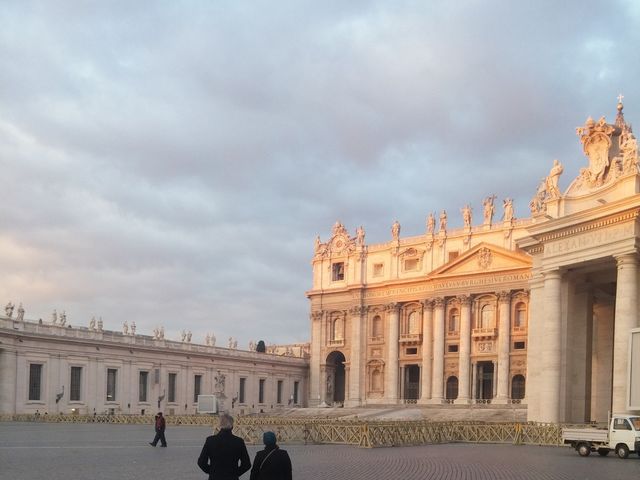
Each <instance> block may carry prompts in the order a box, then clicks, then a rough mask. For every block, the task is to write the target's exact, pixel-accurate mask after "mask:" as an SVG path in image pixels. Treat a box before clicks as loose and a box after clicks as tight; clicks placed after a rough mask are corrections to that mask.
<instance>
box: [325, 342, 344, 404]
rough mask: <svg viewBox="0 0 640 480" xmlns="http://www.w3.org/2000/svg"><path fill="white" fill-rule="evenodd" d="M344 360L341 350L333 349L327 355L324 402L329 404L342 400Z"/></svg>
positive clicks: (341, 401)
mask: <svg viewBox="0 0 640 480" xmlns="http://www.w3.org/2000/svg"><path fill="white" fill-rule="evenodd" d="M344 361H345V358H344V355H343V354H342V352H338V351H334V352H331V353H330V354H329V355H328V356H327V364H326V365H327V366H326V368H327V377H326V403H327V404H329V405H332V404H333V403H335V402H338V403H343V402H344V392H345V371H344Z"/></svg>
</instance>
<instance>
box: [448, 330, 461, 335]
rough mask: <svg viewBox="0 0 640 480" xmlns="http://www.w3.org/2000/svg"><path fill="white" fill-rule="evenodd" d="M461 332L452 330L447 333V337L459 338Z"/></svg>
mask: <svg viewBox="0 0 640 480" xmlns="http://www.w3.org/2000/svg"><path fill="white" fill-rule="evenodd" d="M459 336H460V332H459V331H458V330H450V331H448V332H447V337H459Z"/></svg>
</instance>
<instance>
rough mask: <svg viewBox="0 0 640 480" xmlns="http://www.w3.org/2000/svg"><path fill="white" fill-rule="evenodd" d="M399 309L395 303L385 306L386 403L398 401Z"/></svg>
mask: <svg viewBox="0 0 640 480" xmlns="http://www.w3.org/2000/svg"><path fill="white" fill-rule="evenodd" d="M399 309H400V305H399V304H397V303H390V304H388V305H387V306H386V310H387V314H388V319H389V330H388V332H389V335H387V339H386V341H387V367H386V368H385V373H386V375H385V387H384V396H385V398H386V402H387V403H397V402H398V341H399V340H400V338H399Z"/></svg>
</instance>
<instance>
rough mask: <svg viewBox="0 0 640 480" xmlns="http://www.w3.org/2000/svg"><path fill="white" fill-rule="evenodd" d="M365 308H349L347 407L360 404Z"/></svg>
mask: <svg viewBox="0 0 640 480" xmlns="http://www.w3.org/2000/svg"><path fill="white" fill-rule="evenodd" d="M365 312H366V308H364V307H362V306H359V305H358V306H356V307H353V308H351V309H350V310H349V315H350V316H351V338H350V339H349V343H350V344H351V352H350V356H351V361H350V362H349V363H350V369H349V395H348V397H347V402H346V403H347V406H348V407H358V406H360V405H361V404H362V394H363V392H362V386H363V382H362V379H363V370H362V366H363V362H362V360H363V358H362V357H363V354H364V348H363V345H364V336H365V333H364V329H363V324H364V321H365Z"/></svg>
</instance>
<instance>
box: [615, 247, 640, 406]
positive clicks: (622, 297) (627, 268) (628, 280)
mask: <svg viewBox="0 0 640 480" xmlns="http://www.w3.org/2000/svg"><path fill="white" fill-rule="evenodd" d="M616 261H617V264H618V278H617V283H616V310H615V317H614V318H615V326H614V332H613V392H612V400H611V409H612V412H613V413H623V412H626V410H627V393H628V392H627V388H628V383H629V376H628V375H629V374H628V371H627V368H628V366H627V363H628V355H629V335H630V330H631V329H632V328H635V327H637V325H638V320H637V315H638V257H637V255H636V254H635V253H630V254H626V255H621V256H619V257H616Z"/></svg>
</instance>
